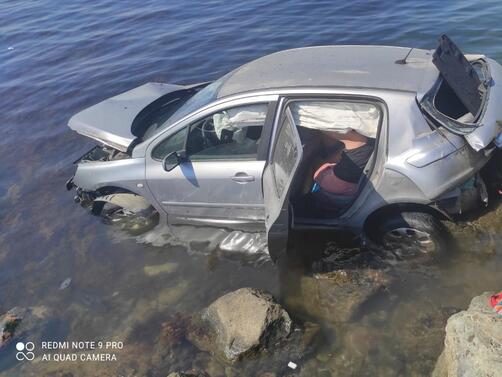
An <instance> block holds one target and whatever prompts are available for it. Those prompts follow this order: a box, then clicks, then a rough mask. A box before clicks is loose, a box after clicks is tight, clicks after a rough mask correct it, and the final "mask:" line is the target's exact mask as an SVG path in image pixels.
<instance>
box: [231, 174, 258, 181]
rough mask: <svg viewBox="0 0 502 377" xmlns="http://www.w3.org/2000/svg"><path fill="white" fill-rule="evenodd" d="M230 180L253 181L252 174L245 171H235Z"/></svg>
mask: <svg viewBox="0 0 502 377" xmlns="http://www.w3.org/2000/svg"><path fill="white" fill-rule="evenodd" d="M232 181H234V182H237V183H247V182H254V176H252V175H247V174H246V173H237V174H235V175H234V176H233V177H232Z"/></svg>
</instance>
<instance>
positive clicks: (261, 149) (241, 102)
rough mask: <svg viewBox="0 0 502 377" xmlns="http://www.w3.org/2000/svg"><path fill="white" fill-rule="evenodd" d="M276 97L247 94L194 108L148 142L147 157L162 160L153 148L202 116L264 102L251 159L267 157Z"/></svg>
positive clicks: (273, 95)
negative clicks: (260, 129)
mask: <svg viewBox="0 0 502 377" xmlns="http://www.w3.org/2000/svg"><path fill="white" fill-rule="evenodd" d="M278 97H279V95H278V94H268V95H256V96H249V97H243V98H237V99H232V100H227V101H221V102H216V103H214V104H212V105H210V106H207V107H206V108H204V109H199V110H196V111H195V112H194V113H192V114H191V115H189V116H188V117H186V118H184V119H182V120H180V121H179V122H178V123H177V124H174V125H173V126H171V127H169V128H168V129H166V130H165V131H164V132H162V133H161V134H159V135H157V137H155V138H154V139H153V140H152V141H151V142H150V143H149V145H148V147H147V148H146V155H147V156H149V158H151V159H152V160H154V161H162V160H159V159H158V158H154V157H153V155H152V152H153V150H154V149H155V148H156V147H157V146H158V145H159V144H160V143H162V142H163V141H164V140H166V139H167V138H170V137H172V136H173V135H175V134H176V133H177V132H178V131H180V130H181V129H183V128H185V127H190V126H191V125H192V124H195V123H197V122H199V121H201V120H203V119H204V118H207V117H208V116H210V115H212V114H215V113H217V112H219V111H223V110H226V109H230V108H234V107H238V106H246V105H252V104H259V103H266V104H268V107H267V115H266V117H265V122H264V125H263V129H262V134H261V142H260V144H259V146H258V153H257V156H256V158H255V159H253V160H258V161H264V160H266V159H267V153H268V150H269V144H270V139H271V136H272V127H273V120H274V117H275V114H276V111H277V100H278ZM188 133H189V132H187V135H188ZM186 140H188V136H187V138H186V139H185V148H186ZM232 160H235V159H234V158H233V159H232ZM199 161H200V160H199ZM199 161H198V162H199ZM205 161H225V160H223V159H220V160H205ZM227 161H228V160H227Z"/></svg>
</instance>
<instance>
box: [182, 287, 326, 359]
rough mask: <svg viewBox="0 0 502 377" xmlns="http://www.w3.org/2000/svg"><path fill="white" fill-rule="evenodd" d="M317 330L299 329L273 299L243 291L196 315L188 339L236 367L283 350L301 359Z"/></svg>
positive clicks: (253, 292) (307, 326)
mask: <svg viewBox="0 0 502 377" xmlns="http://www.w3.org/2000/svg"><path fill="white" fill-rule="evenodd" d="M317 330H318V327H317V326H315V325H308V324H306V326H305V327H304V328H300V327H298V326H295V325H294V324H293V322H292V320H291V318H290V317H289V315H288V313H287V312H286V311H285V310H284V309H283V308H282V307H281V306H280V305H279V304H278V303H277V302H275V300H274V298H273V297H272V295H270V294H268V293H265V292H262V291H259V290H257V289H253V288H241V289H239V290H237V291H234V292H231V293H228V294H226V295H224V296H222V297H220V298H219V299H217V300H216V301H214V302H213V303H212V304H211V305H209V307H207V308H206V309H204V310H202V312H201V313H199V314H197V315H195V316H194V318H193V320H192V326H191V329H190V331H189V333H188V339H189V340H190V341H191V342H192V343H193V344H194V345H195V346H196V347H198V348H199V349H201V350H203V351H207V352H210V353H212V354H214V355H215V356H217V357H218V358H219V359H220V360H222V361H224V362H227V363H234V362H236V361H238V360H241V359H243V358H244V357H248V356H249V357H251V356H256V355H258V354H259V353H268V352H269V351H270V352H272V353H276V352H277V353H281V350H287V354H288V355H290V356H294V357H297V358H299V357H301V353H302V352H303V351H305V349H306V346H307V345H309V344H310V343H311V342H312V340H313V338H314V337H315V334H316V333H317ZM292 344H293V345H294V346H293V347H292Z"/></svg>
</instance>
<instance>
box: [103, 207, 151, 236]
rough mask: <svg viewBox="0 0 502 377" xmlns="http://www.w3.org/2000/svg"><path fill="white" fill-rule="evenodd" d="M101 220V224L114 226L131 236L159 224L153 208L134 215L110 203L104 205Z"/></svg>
mask: <svg viewBox="0 0 502 377" xmlns="http://www.w3.org/2000/svg"><path fill="white" fill-rule="evenodd" d="M101 218H102V220H103V223H105V224H108V225H113V226H116V227H118V228H119V229H121V230H123V231H125V232H127V233H129V234H131V235H140V234H143V233H145V232H147V231H149V230H151V229H153V228H154V227H155V226H156V225H157V224H158V222H159V214H158V212H157V211H156V210H155V209H154V208H153V207H150V208H148V209H146V210H143V211H141V212H138V213H135V212H131V211H128V210H127V209H125V208H123V207H120V206H117V205H114V204H111V203H105V204H104V206H103V209H102V210H101Z"/></svg>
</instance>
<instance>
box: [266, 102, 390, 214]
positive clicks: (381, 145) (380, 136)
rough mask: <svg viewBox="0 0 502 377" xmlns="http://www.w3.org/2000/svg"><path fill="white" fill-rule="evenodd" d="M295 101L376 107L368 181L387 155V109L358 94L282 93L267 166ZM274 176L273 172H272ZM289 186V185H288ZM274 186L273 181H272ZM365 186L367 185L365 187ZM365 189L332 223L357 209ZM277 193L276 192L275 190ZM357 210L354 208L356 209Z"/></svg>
mask: <svg viewBox="0 0 502 377" xmlns="http://www.w3.org/2000/svg"><path fill="white" fill-rule="evenodd" d="M296 101H337V102H343V101H350V102H362V103H371V104H374V105H375V106H378V108H379V110H380V111H381V114H382V115H381V116H380V121H379V124H378V130H377V134H376V138H375V140H376V142H375V150H374V152H373V153H374V157H373V158H372V161H371V166H369V167H368V169H367V172H369V173H370V174H369V175H368V181H369V180H370V178H371V177H372V176H373V173H374V171H375V169H377V167H378V166H379V165H382V164H383V162H384V161H385V159H386V156H387V154H388V150H387V148H388V140H387V138H388V132H386V131H385V130H384V127H385V126H386V125H387V123H388V109H387V105H386V103H385V101H384V100H383V99H382V98H380V97H376V96H370V95H364V94H362V95H359V94H348V93H293V94H288V93H283V94H282V95H281V97H280V98H279V104H278V106H277V109H276V116H275V118H274V124H273V129H272V137H271V142H270V148H269V151H268V155H267V164H272V163H273V155H274V153H275V148H276V147H277V141H278V135H279V131H280V127H281V125H282V119H283V116H284V115H285V114H286V110H289V107H288V106H289V104H290V103H291V102H296ZM294 126H295V127H298V126H297V125H296V124H294ZM274 174H275V172H274ZM290 184H291V183H290ZM274 185H275V181H274ZM365 186H367V185H365ZM364 190H365V187H362V188H361V190H360V191H359V193H358V196H357V198H356V199H355V200H354V202H353V203H352V205H351V206H350V208H348V209H347V210H346V211H345V212H344V213H343V214H342V216H340V217H338V218H337V219H335V220H333V221H334V222H339V221H343V216H345V215H347V216H348V214H349V213H350V212H351V211H352V210H353V209H354V210H355V209H357V208H358V206H357V203H360V201H359V198H360V197H361V194H362V193H363V192H364ZM276 192H277V190H276ZM355 206H356V207H357V208H356V207H355Z"/></svg>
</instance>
